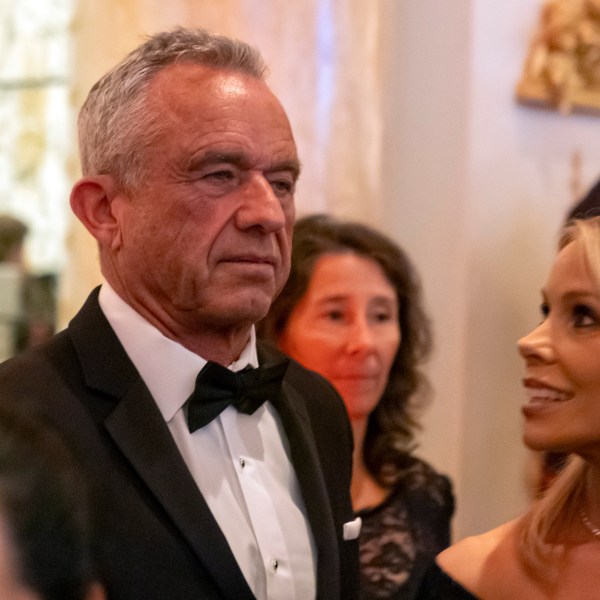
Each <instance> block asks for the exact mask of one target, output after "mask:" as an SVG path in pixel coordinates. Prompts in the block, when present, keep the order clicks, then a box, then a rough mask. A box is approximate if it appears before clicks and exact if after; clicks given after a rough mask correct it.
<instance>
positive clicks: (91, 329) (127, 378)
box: [69, 290, 254, 600]
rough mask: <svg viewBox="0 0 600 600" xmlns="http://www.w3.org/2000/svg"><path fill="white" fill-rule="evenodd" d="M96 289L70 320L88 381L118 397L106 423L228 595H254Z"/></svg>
mask: <svg viewBox="0 0 600 600" xmlns="http://www.w3.org/2000/svg"><path fill="white" fill-rule="evenodd" d="M97 298H98V290H95V291H94V292H93V293H92V295H91V296H90V298H89V299H88V301H87V302H86V304H85V305H84V307H83V308H82V309H81V311H80V312H79V313H78V315H77V316H76V317H75V318H74V319H73V321H72V322H71V324H70V325H69V333H70V334H71V337H72V339H73V343H74V345H75V347H76V350H77V354H78V356H79V359H80V361H81V364H82V367H83V370H84V373H85V378H86V384H87V385H88V387H90V388H93V389H94V390H96V391H100V392H102V393H104V394H109V395H111V396H113V397H114V398H115V401H116V405H115V407H114V409H113V411H112V412H111V413H110V414H109V415H108V417H107V418H106V419H105V421H104V427H105V428H106V430H107V431H108V433H109V434H110V436H111V437H112V439H113V441H114V442H115V444H116V445H117V446H118V447H119V449H120V450H121V452H122V453H123V455H124V456H125V458H126V460H128V461H129V463H130V464H131V466H132V467H133V468H134V469H135V471H136V472H137V474H138V475H139V476H140V478H141V479H142V480H143V481H144V483H145V484H146V486H147V488H148V490H149V493H151V494H152V495H153V496H154V497H155V498H156V500H158V502H159V503H160V504H161V505H162V507H163V508H164V510H165V511H166V513H167V514H168V515H169V517H170V518H171V520H172V521H173V523H174V524H175V526H176V527H177V529H178V530H179V532H180V533H181V535H182V537H183V538H184V539H185V540H186V542H187V543H188V544H189V545H190V546H191V548H193V550H194V551H195V553H196V554H197V556H198V558H199V559H200V560H201V562H202V563H203V565H204V566H205V568H206V569H207V570H208V571H209V572H210V573H211V574H212V576H213V578H214V580H215V582H216V583H217V585H218V587H219V588H220V589H221V590H222V591H223V594H224V596H225V597H227V598H235V599H236V600H237V599H240V600H254V595H253V594H252V592H251V591H250V588H249V587H248V584H247V583H246V580H245V579H244V576H243V575H242V572H241V570H240V569H239V567H238V565H237V562H236V561H235V558H234V556H233V553H232V552H231V549H230V548H229V545H228V543H227V540H226V539H225V537H224V535H223V533H222V532H221V530H220V528H219V526H218V524H217V522H216V520H215V519H214V517H213V515H212V513H211V511H210V509H209V508H208V505H207V504H206V502H205V500H204V498H203V497H202V494H201V493H200V491H199V490H198V488H197V486H196V484H195V482H194V480H193V478H192V476H191V474H190V473H189V471H188V468H187V466H186V465H185V462H184V461H183V459H182V457H181V455H180V453H179V450H178V449H177V446H176V444H175V442H174V440H173V438H172V436H171V434H170V432H169V430H168V428H167V426H166V424H165V423H164V420H163V418H162V415H161V413H160V411H159V409H158V407H157V406H156V404H155V402H154V400H153V399H152V396H151V395H150V392H149V391H148V388H147V387H146V385H145V384H144V382H143V381H142V379H141V378H140V376H139V374H138V372H137V370H136V369H135V367H134V366H133V364H132V363H131V361H130V360H129V358H128V357H127V355H126V353H125V351H124V349H123V347H122V346H121V344H120V343H119V341H118V339H117V337H116V335H115V334H114V332H113V330H112V328H111V327H110V325H109V323H108V321H107V320H106V317H105V316H104V314H103V313H102V310H101V309H100V306H99V304H98V299H97Z"/></svg>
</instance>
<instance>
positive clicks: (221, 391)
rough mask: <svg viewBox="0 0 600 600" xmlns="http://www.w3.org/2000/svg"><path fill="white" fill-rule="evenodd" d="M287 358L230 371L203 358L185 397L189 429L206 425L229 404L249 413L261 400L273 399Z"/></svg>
mask: <svg viewBox="0 0 600 600" xmlns="http://www.w3.org/2000/svg"><path fill="white" fill-rule="evenodd" d="M288 363H289V361H288V359H287V358H284V359H283V360H281V361H279V362H276V363H272V364H270V365H265V366H264V367H258V368H257V369H253V368H251V367H246V368H245V369H244V370H243V371H238V372H237V373H234V372H233V371H230V370H229V369H226V368H225V367H223V366H221V365H219V364H217V363H214V362H211V361H209V362H207V363H206V364H205V365H204V367H203V369H202V370H201V371H200V373H198V377H196V387H195V388H194V391H193V392H192V394H191V395H190V397H189V398H188V399H187V407H188V413H187V421H188V428H189V430H190V433H194V431H196V429H200V428H201V427H204V426H205V425H208V423H210V422H211V421H212V420H213V419H215V418H216V417H218V416H219V415H220V414H221V413H222V412H223V411H224V410H225V409H226V408H227V407H228V406H229V405H230V404H232V405H233V406H235V408H237V410H239V411H240V412H242V413H245V414H247V415H251V414H252V413H253V412H254V411H255V410H256V409H257V408H258V407H259V406H260V405H261V404H262V403H263V402H265V401H266V400H273V399H274V398H275V397H276V396H277V395H279V393H280V392H281V383H282V381H283V376H284V375H285V372H286V370H287V367H288Z"/></svg>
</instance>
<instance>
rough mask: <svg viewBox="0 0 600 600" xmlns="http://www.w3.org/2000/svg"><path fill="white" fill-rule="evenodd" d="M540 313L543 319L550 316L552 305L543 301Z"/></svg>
mask: <svg viewBox="0 0 600 600" xmlns="http://www.w3.org/2000/svg"><path fill="white" fill-rule="evenodd" d="M540 314H541V315H542V321H544V320H546V319H547V318H548V315H549V314H550V306H548V304H547V303H546V302H542V304H540Z"/></svg>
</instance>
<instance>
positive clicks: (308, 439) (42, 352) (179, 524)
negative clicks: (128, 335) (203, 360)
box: [0, 290, 358, 600]
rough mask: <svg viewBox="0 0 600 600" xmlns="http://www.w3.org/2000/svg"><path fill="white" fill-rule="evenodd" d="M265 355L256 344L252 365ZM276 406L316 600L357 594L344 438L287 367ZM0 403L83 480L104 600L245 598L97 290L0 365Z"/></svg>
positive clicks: (330, 407) (328, 396) (335, 404)
mask: <svg viewBox="0 0 600 600" xmlns="http://www.w3.org/2000/svg"><path fill="white" fill-rule="evenodd" d="M277 354H278V353H277V351H276V350H274V349H271V348H268V347H266V346H263V345H260V344H259V360H260V361H261V362H262V361H265V360H267V359H269V358H275V357H276V355H277ZM283 396H284V397H283V398H282V400H281V401H280V402H278V403H277V405H276V408H277V410H278V413H279V415H280V417H281V420H282V423H283V426H284V428H285V431H286V433H287V436H288V439H289V443H290V448H291V459H292V463H293V465H294V468H295V471H296V474H297V476H298V480H299V483H300V486H301V489H302V494H303V497H304V502H305V505H306V510H307V514H308V519H309V521H310V524H311V526H312V532H313V536H314V539H315V543H316V547H317V553H318V557H317V564H318V573H317V597H318V599H319V600H349V599H351V598H356V597H357V596H358V593H357V590H358V543H357V541H356V540H354V541H344V540H343V533H342V530H343V524H344V523H345V522H348V521H351V520H352V519H353V518H354V517H353V513H352V507H351V502H350V495H349V489H350V475H351V452H352V451H351V446H352V432H351V429H350V427H349V423H348V419H347V416H346V412H345V409H344V406H343V404H342V402H341V400H340V398H339V396H338V395H337V394H336V393H335V391H334V390H333V388H332V387H331V386H330V385H329V384H328V383H327V382H326V381H325V380H324V379H322V378H321V377H319V376H317V375H315V374H314V373H312V372H309V371H306V370H305V369H303V368H302V367H300V365H298V364H297V363H294V362H293V361H292V362H291V364H290V367H289V368H288V372H287V374H286V378H285V380H284V394H283ZM0 401H3V402H19V403H20V404H22V405H23V404H24V405H26V406H27V407H29V409H30V410H32V411H34V412H35V413H37V414H38V415H40V416H41V417H42V418H43V419H44V420H45V421H46V422H48V423H50V424H51V425H52V426H53V427H55V428H58V429H59V430H60V432H61V433H62V435H63V436H64V437H65V439H66V440H67V441H68V443H69V444H70V446H71V447H72V449H73V451H74V453H75V455H76V456H77V457H78V459H79V460H80V462H81V464H82V466H83V470H84V473H85V475H86V477H87V479H88V486H89V493H90V500H91V509H92V521H93V534H94V535H93V544H94V555H95V558H96V560H97V565H98V572H99V577H100V579H101V580H102V581H103V582H104V583H105V585H106V588H107V591H108V596H109V599H110V600H184V599H185V600H199V599H204V598H206V599H209V598H210V599H211V600H212V599H229V600H252V599H253V598H254V596H253V594H252V592H251V591H250V589H249V587H248V585H247V583H246V581H245V579H244V577H243V575H242V572H241V571H240V569H239V567H238V565H237V563H236V561H235V559H234V556H233V554H232V552H231V550H230V548H229V546H228V544H227V541H226V539H225V537H224V535H223V534H222V532H221V530H220V529H219V527H218V525H217V522H216V521H215V519H214V517H213V516H212V513H211V512H210V510H209V508H208V506H207V504H206V502H205V501H204V498H203V497H202V495H201V493H200V492H199V490H198V488H197V486H196V484H195V482H194V480H193V479H192V476H191V474H190V473H189V471H188V469H187V467H186V465H185V463H184V461H183V459H182V457H181V455H180V453H179V451H178V449H177V446H176V445H175V442H174V440H173V438H172V436H171V434H170V432H169V430H168V428H167V426H166V424H165V422H164V420H163V418H162V415H161V414H160V412H159V410H158V407H157V406H156V404H155V402H154V400H153V398H152V397H151V395H150V392H149V391H148V389H147V387H146V385H145V384H144V382H143V381H142V379H141V378H140V375H139V373H138V372H137V370H136V369H135V367H134V366H133V364H132V363H131V361H130V360H129V358H128V357H127V355H126V353H125V351H124V349H123V347H122V346H121V344H120V343H119V341H118V339H117V337H116V335H115V333H114V332H113V330H112V328H111V327H110V325H109V323H108V321H107V320H106V318H105V316H104V314H103V313H102V311H101V309H100V306H99V304H98V290H95V291H94V292H93V293H92V294H91V296H90V297H89V298H88V300H87V302H86V303H85V305H84V306H83V308H82V309H81V310H80V312H79V313H78V314H77V315H76V316H75V318H74V319H73V320H72V321H71V323H70V324H69V327H68V328H67V329H66V330H65V331H63V332H61V333H59V334H57V335H56V336H54V338H53V339H52V340H50V342H48V343H46V344H45V345H43V346H40V347H38V348H35V349H33V350H31V351H28V352H25V353H24V354H21V355H19V356H17V357H15V358H13V359H11V360H9V361H7V362H5V363H4V364H2V365H1V366H0Z"/></svg>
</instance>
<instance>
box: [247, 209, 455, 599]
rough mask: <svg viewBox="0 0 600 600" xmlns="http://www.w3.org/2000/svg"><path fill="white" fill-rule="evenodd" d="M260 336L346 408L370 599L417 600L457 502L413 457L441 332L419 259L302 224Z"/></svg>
mask: <svg viewBox="0 0 600 600" xmlns="http://www.w3.org/2000/svg"><path fill="white" fill-rule="evenodd" d="M259 335H261V336H262V337H263V338H267V339H270V340H271V341H273V342H275V343H276V344H278V345H279V347H280V348H281V349H282V350H284V351H285V352H287V353H288V354H289V355H290V356H291V357H292V358H294V359H296V360H298V361H299V362H300V363H301V364H303V365H304V366H305V367H308V368H310V369H312V370H314V371H317V372H318V373H320V374H321V375H323V376H324V377H325V378H326V379H328V380H329V381H330V382H331V383H332V384H333V386H334V387H335V388H336V389H337V391H338V392H339V394H340V395H341V396H342V398H343V399H344V402H345V404H346V408H347V410H348V414H349V417H350V420H351V423H352V428H353V434H354V441H355V451H354V465H353V476H352V489H351V494H352V502H353V505H354V509H355V510H356V512H357V513H358V515H359V516H361V518H362V530H361V534H360V561H361V598H363V599H364V600H367V599H368V600H371V599H405V598H413V597H414V594H415V593H416V589H417V587H418V585H419V582H420V579H421V577H422V575H423V572H424V570H425V568H426V567H427V565H428V564H429V563H430V562H431V560H432V559H433V557H434V556H435V555H436V554H437V553H438V552H439V551H440V550H442V549H444V548H445V547H447V546H448V544H449V537H450V534H449V530H450V519H451V516H452V514H453V510H454V500H453V496H452V491H451V485H450V482H449V480H448V479H447V478H446V477H444V476H442V475H440V474H438V473H437V472H436V471H435V470H434V469H433V468H432V467H431V466H429V465H428V464H427V463H425V462H424V461H422V460H420V459H418V458H417V457H415V456H413V454H412V452H411V451H412V449H413V444H412V441H413V436H414V432H415V429H416V427H417V422H416V420H415V414H414V413H415V410H416V409H417V407H418V404H419V402H418V401H417V400H416V398H417V397H418V395H419V392H422V391H423V389H424V388H426V382H425V380H424V377H423V375H422V374H421V372H420V371H419V367H420V365H421V363H422V362H423V361H424V359H425V358H426V357H427V354H428V352H429V349H430V330H429V322H428V319H427V317H426V315H425V313H424V311H423V309H422V306H421V297H420V288H419V284H418V280H417V276H416V274H415V271H414V269H413V267H412V265H411V263H410V261H409V260H408V258H407V257H406V255H405V254H404V252H402V250H401V249H400V248H399V247H398V246H397V245H396V244H394V243H393V242H392V241H391V240H390V239H388V238H387V237H386V236H384V235H382V234H380V233H379V232H377V231H375V230H374V229H372V228H370V227H367V226H364V225H361V224H358V223H353V222H341V221H338V220H335V219H334V218H332V217H329V216H325V215H316V216H312V217H307V218H304V219H301V220H299V221H298V222H297V224H296V226H295V228H294V237H293V250H292V268H291V273H290V278H289V280H288V282H287V284H286V286H285V288H284V289H283V291H282V292H281V294H280V295H279V297H278V298H277V299H276V300H275V302H274V304H273V306H272V308H271V311H270V313H269V315H268V316H267V318H266V319H265V320H264V321H263V322H262V323H261V324H260V325H259Z"/></svg>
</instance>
